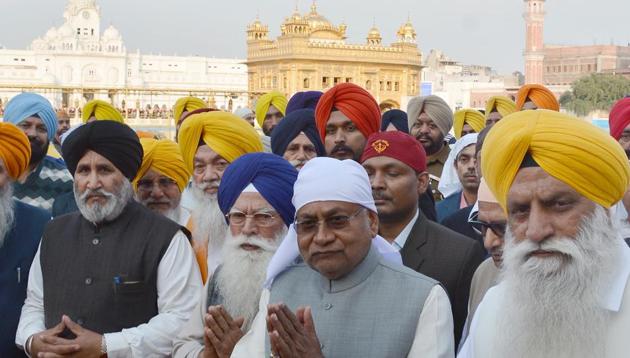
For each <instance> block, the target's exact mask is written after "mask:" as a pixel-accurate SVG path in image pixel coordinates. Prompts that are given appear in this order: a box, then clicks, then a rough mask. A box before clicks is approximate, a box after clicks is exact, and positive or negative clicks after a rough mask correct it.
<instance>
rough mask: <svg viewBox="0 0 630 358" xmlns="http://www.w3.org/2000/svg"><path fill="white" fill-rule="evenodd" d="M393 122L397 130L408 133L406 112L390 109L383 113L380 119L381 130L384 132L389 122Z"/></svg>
mask: <svg viewBox="0 0 630 358" xmlns="http://www.w3.org/2000/svg"><path fill="white" fill-rule="evenodd" d="M390 123H391V124H393V125H394V127H396V129H397V130H399V131H401V132H405V133H407V134H409V124H408V123H407V113H405V112H403V111H401V110H400V109H390V110H389V111H387V112H385V113H383V118H382V119H381V132H385V131H386V130H387V127H388V126H389V124H390Z"/></svg>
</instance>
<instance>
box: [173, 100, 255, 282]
mask: <svg viewBox="0 0 630 358" xmlns="http://www.w3.org/2000/svg"><path fill="white" fill-rule="evenodd" d="M177 142H178V143H179V146H180V148H181V152H182V157H183V159H184V164H185V165H186V167H187V168H188V171H189V172H191V173H192V186H191V192H192V194H193V197H194V202H195V203H194V205H193V207H192V208H191V211H192V216H191V220H190V221H189V223H188V224H187V225H186V227H187V228H188V230H190V232H192V236H193V241H192V244H193V249H194V250H195V256H196V258H197V263H198V265H199V270H200V272H201V278H202V280H203V282H204V283H205V282H206V281H207V277H208V275H211V274H212V272H213V271H214V270H215V269H216V267H217V266H218V265H219V264H220V263H221V249H222V247H223V243H224V242H225V231H226V229H227V225H226V223H225V217H224V216H223V214H222V213H221V209H220V208H219V203H218V201H217V192H218V191H219V184H220V183H221V178H222V176H223V173H224V172H225V170H226V169H227V168H228V167H229V165H230V163H232V162H233V161H235V160H236V159H237V158H238V157H240V156H241V155H243V154H247V153H253V152H262V150H263V146H262V142H261V141H260V136H259V135H258V133H257V132H256V130H255V129H254V128H252V126H250V125H249V124H248V123H247V122H246V121H245V120H244V119H242V118H239V117H237V116H235V115H234V114H231V113H227V112H219V111H216V112H203V113H195V114H191V115H190V116H188V117H186V120H185V121H184V123H183V124H182V126H181V128H180V130H179V134H178V140H177Z"/></svg>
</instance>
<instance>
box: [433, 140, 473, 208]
mask: <svg viewBox="0 0 630 358" xmlns="http://www.w3.org/2000/svg"><path fill="white" fill-rule="evenodd" d="M477 136H478V133H471V134H467V135H465V136H463V137H461V138H460V139H459V140H458V141H457V142H456V143H455V146H453V149H452V150H451V152H450V153H449V154H448V158H447V159H446V163H444V170H443V171H442V177H441V178H440V184H439V185H438V190H439V191H440V193H442V195H444V197H445V198H446V197H449V196H451V195H453V194H455V193H457V192H458V191H460V190H462V183H461V182H460V181H459V177H458V176H457V170H456V169H455V160H457V156H458V155H459V153H461V152H462V150H464V148H466V147H468V146H469V145H472V144H476V143H477Z"/></svg>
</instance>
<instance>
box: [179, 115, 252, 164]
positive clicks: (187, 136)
mask: <svg viewBox="0 0 630 358" xmlns="http://www.w3.org/2000/svg"><path fill="white" fill-rule="evenodd" d="M177 142H178V143H179V147H180V149H181V152H182V157H183V158H184V163H186V167H187V168H188V171H189V172H190V173H192V172H193V158H194V157H195V153H197V148H199V143H201V142H203V143H205V144H206V145H207V146H208V147H210V149H212V150H213V151H215V152H216V153H217V154H219V155H220V156H221V157H222V158H223V159H225V160H227V161H228V162H230V163H232V162H233V161H235V160H236V158H238V157H240V156H241V155H243V154H247V153H253V152H262V150H263V147H262V143H261V141H260V136H259V135H258V133H257V132H256V130H255V129H254V128H253V127H252V126H250V125H249V123H247V122H246V121H245V120H243V119H242V118H240V117H237V116H235V115H233V114H232V113H227V112H220V111H213V112H205V113H198V114H193V115H191V116H189V117H187V118H186V121H184V123H183V124H182V127H181V128H180V129H179V135H178V137H177Z"/></svg>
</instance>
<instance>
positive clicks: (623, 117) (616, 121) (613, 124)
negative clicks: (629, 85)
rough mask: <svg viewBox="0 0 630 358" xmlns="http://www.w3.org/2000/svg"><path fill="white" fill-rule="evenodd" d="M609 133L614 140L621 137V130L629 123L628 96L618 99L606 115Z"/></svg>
mask: <svg viewBox="0 0 630 358" xmlns="http://www.w3.org/2000/svg"><path fill="white" fill-rule="evenodd" d="M608 123H609V127H610V135H611V136H613V138H615V139H616V140H619V139H620V138H621V135H622V134H623V130H624V129H626V127H627V126H628V125H630V97H626V98H623V99H621V100H619V101H618V102H617V103H615V105H614V106H613V108H612V109H611V110H610V115H609V116H608Z"/></svg>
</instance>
